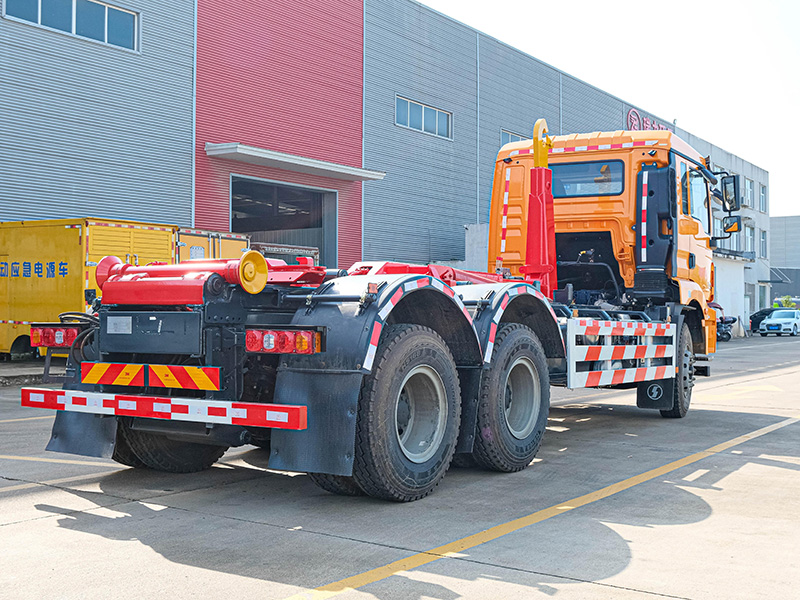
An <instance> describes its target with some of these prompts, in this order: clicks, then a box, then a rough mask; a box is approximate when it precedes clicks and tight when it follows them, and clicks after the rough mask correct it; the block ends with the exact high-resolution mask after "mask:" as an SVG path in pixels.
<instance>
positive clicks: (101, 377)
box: [81, 362, 144, 386]
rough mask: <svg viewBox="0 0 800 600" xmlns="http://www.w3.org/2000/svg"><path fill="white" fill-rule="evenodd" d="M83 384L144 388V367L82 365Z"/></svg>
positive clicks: (122, 364) (118, 364) (115, 364)
mask: <svg viewBox="0 0 800 600" xmlns="http://www.w3.org/2000/svg"><path fill="white" fill-rule="evenodd" d="M81 383H91V384H96V385H137V386H143V385H144V365H129V364H124V363H86V362H85V363H81Z"/></svg>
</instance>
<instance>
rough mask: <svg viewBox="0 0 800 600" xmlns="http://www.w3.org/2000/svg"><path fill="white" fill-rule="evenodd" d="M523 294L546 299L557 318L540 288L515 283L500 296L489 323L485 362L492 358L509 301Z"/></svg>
mask: <svg viewBox="0 0 800 600" xmlns="http://www.w3.org/2000/svg"><path fill="white" fill-rule="evenodd" d="M521 294H531V295H532V296H535V297H536V298H538V299H539V300H543V301H545V304H546V305H547V308H548V309H549V310H550V314H551V315H553V320H555V319H556V314H555V313H554V312H553V307H551V306H550V303H549V302H547V301H546V299H545V297H544V294H542V293H541V292H540V291H539V290H537V289H536V288H535V287H533V286H532V285H529V284H520V285H515V286H514V287H512V288H511V289H510V290H507V291H506V292H505V293H504V294H503V295H502V297H501V298H500V304H499V306H498V307H497V310H495V312H494V316H493V317H492V322H491V324H490V325H489V340H488V342H487V344H486V351H485V352H484V353H483V362H484V363H489V362H491V360H492V351H493V350H494V339H495V337H496V336H497V329H498V327H499V324H500V319H501V318H502V317H503V313H504V312H505V310H506V307H507V306H508V303H509V302H510V301H511V298H513V297H514V296H519V295H521Z"/></svg>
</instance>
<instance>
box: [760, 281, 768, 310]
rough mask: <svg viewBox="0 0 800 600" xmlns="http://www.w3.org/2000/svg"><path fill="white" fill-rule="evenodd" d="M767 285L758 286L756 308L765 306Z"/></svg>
mask: <svg viewBox="0 0 800 600" xmlns="http://www.w3.org/2000/svg"><path fill="white" fill-rule="evenodd" d="M767 307H768V304H767V286H765V285H759V286H758V308H759V310H760V309H762V308H767Z"/></svg>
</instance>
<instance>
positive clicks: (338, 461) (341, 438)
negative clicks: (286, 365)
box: [269, 370, 364, 475]
mask: <svg viewBox="0 0 800 600" xmlns="http://www.w3.org/2000/svg"><path fill="white" fill-rule="evenodd" d="M363 378H364V375H363V374H362V373H360V372H350V373H347V372H345V373H336V372H327V373H326V372H319V373H314V372H309V371H290V370H281V371H278V380H277V382H276V384H275V399H274V402H275V403H276V404H304V405H306V406H308V428H307V429H305V430H303V431H290V430H286V429H273V430H272V435H271V439H270V455H269V466H270V468H271V469H280V470H284V471H299V472H309V473H329V474H331V475H352V474H353V455H354V451H355V442H356V413H357V412H358V396H359V394H360V393H361V382H362V380H363Z"/></svg>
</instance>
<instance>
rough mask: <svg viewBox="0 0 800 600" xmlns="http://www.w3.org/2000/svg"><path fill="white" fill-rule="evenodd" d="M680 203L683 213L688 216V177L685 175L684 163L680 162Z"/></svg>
mask: <svg viewBox="0 0 800 600" xmlns="http://www.w3.org/2000/svg"><path fill="white" fill-rule="evenodd" d="M681 205H682V206H683V214H685V215H686V216H689V215H690V214H691V213H690V212H689V179H688V177H687V176H686V163H684V162H682V163H681Z"/></svg>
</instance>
